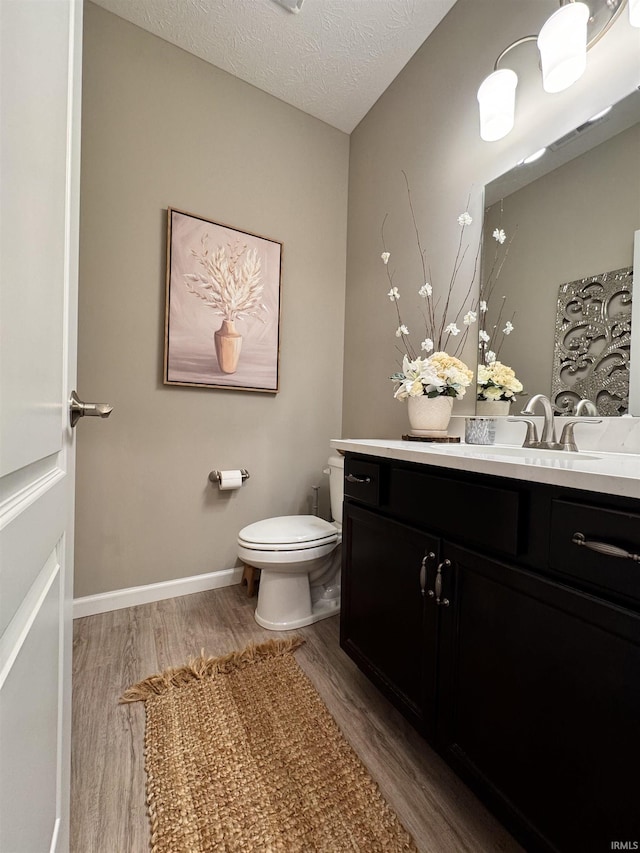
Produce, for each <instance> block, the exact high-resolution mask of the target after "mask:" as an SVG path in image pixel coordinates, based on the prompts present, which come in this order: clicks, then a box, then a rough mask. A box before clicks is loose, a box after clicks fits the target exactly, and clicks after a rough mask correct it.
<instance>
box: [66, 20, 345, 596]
mask: <svg viewBox="0 0 640 853" xmlns="http://www.w3.org/2000/svg"><path fill="white" fill-rule="evenodd" d="M83 74H84V79H83V86H84V93H83V122H82V187H81V234H80V240H81V256H80V305H79V329H80V330H79V371H78V372H79V378H78V388H79V391H80V394H81V396H84V398H85V399H87V398H88V399H90V400H99V401H107V402H110V403H112V404H113V405H114V407H115V409H114V413H113V415H112V416H111V418H110V419H109V420H108V421H104V422H96V421H87V422H84V423H81V424H80V425H79V428H78V480H77V502H76V505H77V523H76V531H77V534H76V583H75V594H76V596H84V595H89V594H93V593H99V592H103V591H110V590H114V589H120V588H124V587H129V586H135V585H139V584H147V583H153V582H157V581H164V580H170V579H174V578H180V577H185V576H190V575H196V574H200V573H204V572H210V571H218V570H222V569H226V568H229V567H231V566H233V565H236V563H237V561H236V546H235V540H236V536H237V533H238V531H239V529H240V528H241V527H243V526H244V525H246V524H248V523H250V522H252V521H255V520H257V519H259V518H263V517H266V516H269V515H275V514H287V513H298V512H306V511H308V510H309V501H310V497H309V496H310V490H311V486H312V485H313V484H316V483H323V481H324V500H323V509H324V511H325V514H326V512H327V511H328V501H327V496H326V485H327V484H326V480H327V478H326V477H323V474H322V469H323V467H324V465H325V463H326V459H327V456H328V453H329V440H330V439H331V438H332V437H336V436H337V435H339V433H340V422H341V400H342V364H343V346H342V341H343V329H344V292H345V253H346V205H347V180H348V175H347V173H348V148H349V138H348V136H347V135H345V134H344V133H341V132H340V131H337V130H335V129H333V128H331V127H329V126H328V125H326V124H324V123H322V122H320V121H318V120H316V119H313V118H311V117H309V116H307V115H305V114H304V113H302V112H300V111H298V110H296V109H294V108H293V107H290V106H288V105H286V104H284V103H282V102H281V101H279V100H277V99H275V98H273V97H271V96H269V95H266V94H264V93H263V92H261V91H259V90H258V89H255V88H253V87H252V86H249V85H247V84H245V83H243V82H241V81H240V80H238V79H236V78H234V77H232V76H230V75H228V74H226V73H225V72H223V71H220V70H218V69H216V68H214V67H212V66H210V65H208V64H206V63H204V62H202V61H201V60H199V59H196V58H195V57H193V56H191V55H189V54H187V53H185V52H183V51H182V50H179V49H178V48H176V47H174V46H172V45H170V44H168V43H166V42H164V41H162V40H161V39H158V38H156V37H155V36H152V35H150V34H148V33H146V32H144V31H142V30H140V29H138V28H137V27H135V26H133V25H131V24H129V23H127V22H125V21H123V20H121V19H119V18H117V17H115V16H113V15H111V14H110V13H108V12H105V11H104V10H102V9H100V8H99V7H96V6H94V5H92V4H90V3H89V4H87V5H86V10H85V42H84V69H83ZM167 206H172V207H177V208H179V209H182V210H187V211H191V212H193V213H196V214H198V215H201V216H203V217H205V218H209V219H212V220H214V221H218V222H223V223H225V224H228V225H231V226H235V227H238V228H240V229H243V230H246V231H249V232H252V233H255V234H261V235H265V236H268V237H271V238H273V239H275V240H278V241H281V242H282V243H283V244H284V249H283V270H282V306H281V339H280V340H281V351H280V388H281V391H280V393H279V394H277V395H276V396H273V395H269V394H264V393H250V392H241V391H225V390H206V389H199V388H179V387H167V386H164V385H163V384H162V356H163V340H164V310H165V308H164V306H165V248H166V245H165V229H166V208H167ZM213 319H214V318H212V320H213ZM214 327H215V326H213V325H212V334H213V331H214ZM239 467H246V468H248V470H249V471H250V473H251V479H250V480H249V482H248V484H247V485H246V486H244V487H243V488H242V489H241V490H240V491H238V492H227V493H220V492H218V491H217V490H215V489H213V488H212V486H211V485H209V484H208V482H207V474H208V472H209V471H210V470H211V469H213V468H222V469H226V468H239Z"/></svg>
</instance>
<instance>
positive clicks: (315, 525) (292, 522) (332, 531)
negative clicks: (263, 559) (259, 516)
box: [238, 515, 338, 554]
mask: <svg viewBox="0 0 640 853" xmlns="http://www.w3.org/2000/svg"><path fill="white" fill-rule="evenodd" d="M337 541H338V529H337V528H336V527H335V526H334V525H333V524H331V523H330V522H328V521H325V520H324V519H322V518H318V517H317V516H315V515H281V516H278V517H276V518H265V519H264V520H263V521H256V522H254V523H253V524H249V525H248V526H247V527H243V528H242V530H241V531H240V533H239V534H238V545H240V546H241V547H242V548H247V549H249V550H251V551H277V552H282V551H306V550H310V549H319V551H318V554H319V553H320V550H321V551H322V552H323V553H328V552H329V551H330V550H331V549H332V546H333V545H335V543H336V542H337ZM326 546H331V547H329V548H326Z"/></svg>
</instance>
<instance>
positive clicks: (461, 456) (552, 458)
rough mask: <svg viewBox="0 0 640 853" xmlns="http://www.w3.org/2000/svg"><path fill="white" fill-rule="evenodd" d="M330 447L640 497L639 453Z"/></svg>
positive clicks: (356, 443) (342, 442)
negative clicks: (528, 452)
mask: <svg viewBox="0 0 640 853" xmlns="http://www.w3.org/2000/svg"><path fill="white" fill-rule="evenodd" d="M331 446H332V447H334V448H336V449H337V450H344V451H345V452H348V453H361V454H364V455H366V456H378V457H383V458H385V459H398V460H401V461H403V462H416V463H418V464H420V465H433V466H435V467H438V468H453V469H455V470H457V471H472V472H474V473H477V474H493V475H494V476H498V477H510V478H511V479H514V480H528V481H530V482H534V483H549V484H551V485H554V486H563V487H565V488H569V489H583V490H585V491H589V492H599V493H600V494H605V495H620V496H622V497H628V498H640V454H635V453H608V452H607V453H605V452H603V451H600V450H588V451H585V452H580V453H568V452H558V451H546V452H545V451H539V450H532V451H530V454H527V451H525V449H524V448H521V447H518V446H516V445H506V444H505V445H499V444H494V445H489V446H485V445H475V444H464V442H461V443H460V444H432V443H429V442H418V441H397V440H394V439H360V438H359V439H333V440H332V441H331Z"/></svg>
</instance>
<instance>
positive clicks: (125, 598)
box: [73, 566, 242, 619]
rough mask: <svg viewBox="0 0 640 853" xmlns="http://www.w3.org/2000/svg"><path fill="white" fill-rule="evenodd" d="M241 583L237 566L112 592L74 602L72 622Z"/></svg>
mask: <svg viewBox="0 0 640 853" xmlns="http://www.w3.org/2000/svg"><path fill="white" fill-rule="evenodd" d="M241 579H242V566H238V567H236V568H234V569H223V570H222V571H221V572H208V573H207V574H204V575H193V577H189V578H177V579H176V580H173V581H161V582H160V583H150V584H146V585H145V586H130V587H127V588H126V589H115V590H113V592H101V593H98V594H97V595H85V596H83V597H82V598H74V600H73V618H74V619H81V618H82V617H83V616H95V614H96V613H107V612H108V611H110V610H122V608H124V607H134V606H135V605H136V604H149V603H150V602H152V601H162V600H163V599H165V598H177V597H178V596H179V595H190V594H191V593H193V592H204V591H206V590H208V589H220V588H221V587H223V586H233V584H236V583H240V581H241Z"/></svg>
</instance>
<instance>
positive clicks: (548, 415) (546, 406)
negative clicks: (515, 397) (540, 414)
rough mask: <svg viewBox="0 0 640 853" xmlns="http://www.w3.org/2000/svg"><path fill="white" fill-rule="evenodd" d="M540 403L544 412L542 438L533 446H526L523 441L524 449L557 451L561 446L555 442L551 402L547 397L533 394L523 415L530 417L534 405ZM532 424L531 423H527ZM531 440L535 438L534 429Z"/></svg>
mask: <svg viewBox="0 0 640 853" xmlns="http://www.w3.org/2000/svg"><path fill="white" fill-rule="evenodd" d="M537 403H540V404H541V405H542V408H543V411H544V426H543V427H542V438H541V439H540V441H536V443H535V444H533V443H531V444H527V443H526V440H525V444H524V445H523V446H524V447H541V448H544V449H545V450H558V449H560V447H561V445H560V443H559V442H558V441H557V440H556V433H555V426H554V421H553V408H552V407H551V400H549V398H548V397H545V395H544V394H534V396H533V397H532V398H531V399H530V400H529V402H528V403H527V405H526V406H525V407H524V409H523V410H522V414H523V415H532V414H533V410H534V409H535V407H536V404H537ZM529 423H531V424H532V422H529ZM529 432H531V431H530V430H528V431H527V438H529ZM532 432H533V438H534V440H535V438H537V435H536V432H535V427H534V428H533V431H532Z"/></svg>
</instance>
